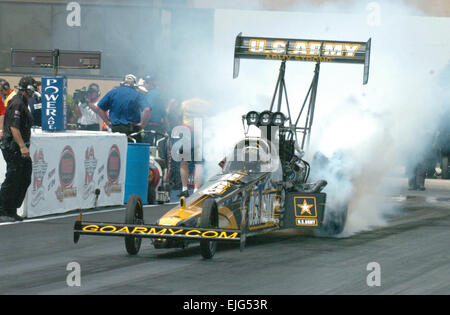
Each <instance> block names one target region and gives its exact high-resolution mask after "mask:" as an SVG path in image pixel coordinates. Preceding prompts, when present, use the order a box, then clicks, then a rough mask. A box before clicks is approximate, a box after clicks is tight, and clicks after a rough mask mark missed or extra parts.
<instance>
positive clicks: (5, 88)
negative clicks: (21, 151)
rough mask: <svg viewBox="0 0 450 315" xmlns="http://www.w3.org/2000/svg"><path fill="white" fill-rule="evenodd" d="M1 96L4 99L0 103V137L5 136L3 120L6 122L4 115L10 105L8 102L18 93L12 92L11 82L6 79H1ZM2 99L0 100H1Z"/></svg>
mask: <svg viewBox="0 0 450 315" xmlns="http://www.w3.org/2000/svg"><path fill="white" fill-rule="evenodd" d="M0 94H1V95H0V96H1V98H3V101H0V103H1V104H0V137H1V136H2V135H3V120H4V116H3V115H4V114H5V109H6V106H7V105H8V102H9V100H10V99H12V98H13V96H14V95H16V92H15V91H14V90H11V88H10V85H9V82H8V81H6V80H5V79H0ZM1 98H0V99H1Z"/></svg>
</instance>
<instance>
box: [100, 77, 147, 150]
mask: <svg viewBox="0 0 450 315" xmlns="http://www.w3.org/2000/svg"><path fill="white" fill-rule="evenodd" d="M107 111H109V115H107V114H106V112H107ZM141 112H142V114H141ZM97 113H98V114H99V115H100V118H102V119H103V121H104V122H105V123H106V125H107V126H108V127H110V128H111V130H112V131H113V132H120V133H124V134H126V135H127V136H128V135H130V134H132V133H136V132H138V131H139V130H141V129H142V128H143V127H144V126H145V125H146V124H147V122H148V120H149V118H150V113H151V109H150V105H149V104H148V101H147V100H146V98H145V97H144V95H143V94H142V93H141V92H139V91H138V90H137V89H136V77H135V76H134V75H132V74H128V75H126V76H125V79H124V81H123V82H122V83H121V86H120V87H118V88H115V89H113V90H111V91H109V92H108V93H107V94H106V95H105V96H104V97H103V98H102V99H101V100H100V102H99V103H98V106H97ZM108 116H109V117H108ZM134 139H136V141H137V142H141V141H142V138H141V135H140V134H138V135H135V136H134ZM128 141H129V142H131V141H132V140H130V139H129V140H128Z"/></svg>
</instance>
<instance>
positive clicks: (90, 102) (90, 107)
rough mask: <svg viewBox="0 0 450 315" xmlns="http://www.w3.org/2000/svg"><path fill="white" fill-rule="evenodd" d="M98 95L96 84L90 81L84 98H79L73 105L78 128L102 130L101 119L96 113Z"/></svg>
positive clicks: (98, 89) (98, 90)
mask: <svg viewBox="0 0 450 315" xmlns="http://www.w3.org/2000/svg"><path fill="white" fill-rule="evenodd" d="M99 97H100V88H99V86H98V84H96V83H91V84H90V85H89V87H88V90H87V95H86V99H84V100H81V101H80V102H79V103H78V104H77V106H76V107H75V111H76V113H77V115H78V117H79V118H78V129H79V130H93V131H99V130H102V126H103V121H102V120H101V118H100V116H99V115H98V114H97V103H98V99H99Z"/></svg>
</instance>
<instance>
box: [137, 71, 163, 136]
mask: <svg viewBox="0 0 450 315" xmlns="http://www.w3.org/2000/svg"><path fill="white" fill-rule="evenodd" d="M157 85H158V81H157V79H156V77H155V76H154V75H146V76H145V77H144V86H143V87H144V89H143V90H144V92H145V91H146V92H145V97H146V98H147V101H148V103H149V104H150V108H151V109H152V114H151V116H150V119H149V121H148V123H147V125H146V126H144V129H145V130H154V131H156V132H160V133H165V132H167V131H168V125H167V112H166V108H165V106H164V102H163V100H162V99H161V93H160V92H159V91H158V89H157ZM157 138H159V137H158V136H156V137H155V136H154V135H153V134H151V133H147V134H146V135H145V138H144V141H145V142H148V143H150V144H152V145H155V143H154V141H155V140H156V139H157Z"/></svg>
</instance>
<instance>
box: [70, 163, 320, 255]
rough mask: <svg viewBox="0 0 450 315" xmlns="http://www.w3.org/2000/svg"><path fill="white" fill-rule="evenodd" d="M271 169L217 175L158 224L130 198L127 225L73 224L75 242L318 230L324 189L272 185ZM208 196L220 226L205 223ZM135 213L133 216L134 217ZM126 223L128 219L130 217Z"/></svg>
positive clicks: (239, 238) (169, 240)
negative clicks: (145, 217) (147, 220)
mask: <svg viewBox="0 0 450 315" xmlns="http://www.w3.org/2000/svg"><path fill="white" fill-rule="evenodd" d="M272 176H273V173H271V172H251V171H248V170H242V171H233V172H230V173H225V174H219V175H216V176H215V177H213V178H212V179H210V180H209V181H208V182H207V183H206V184H205V185H204V186H203V188H201V189H199V191H198V192H197V193H195V194H193V195H192V196H190V197H189V198H187V199H185V198H184V197H182V198H181V199H180V203H179V205H177V206H175V207H174V208H172V209H171V210H169V211H168V212H167V213H166V214H164V215H163V216H162V217H160V218H159V219H158V221H157V222H156V223H155V224H150V225H149V224H144V220H143V215H142V201H140V198H139V197H137V195H134V196H130V198H134V199H135V200H136V201H135V202H134V203H133V202H132V201H131V202H130V200H129V202H128V205H127V211H132V212H133V213H139V212H140V213H141V215H140V216H139V215H138V216H137V218H138V220H128V222H125V223H99V222H83V221H82V218H81V215H80V217H79V218H78V220H77V221H76V222H75V226H74V241H75V242H78V239H79V237H80V235H82V234H83V235H104V236H122V237H125V238H130V237H133V238H135V239H139V240H141V239H143V238H151V239H152V241H153V245H154V246H155V248H170V247H185V245H186V244H187V243H188V242H192V241H202V240H203V241H215V242H217V241H220V242H230V241H231V242H236V243H240V246H241V249H242V248H243V247H244V246H245V240H246V237H247V236H252V235H255V234H259V233H262V232H267V231H272V230H278V229H283V228H307V229H308V228H319V227H320V226H321V224H322V221H323V217H324V208H325V194H324V193H306V192H302V193H300V192H288V193H285V191H284V190H283V189H282V190H280V189H277V188H275V187H273V186H272V184H271V182H272V181H271V178H272ZM208 200H209V203H211V201H212V202H213V203H214V204H215V205H217V215H218V220H217V224H215V225H213V226H207V227H205V226H202V224H201V217H202V212H203V211H204V210H205V204H206V203H207V201H208ZM131 216H132V217H134V215H131ZM126 221H127V220H126Z"/></svg>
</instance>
